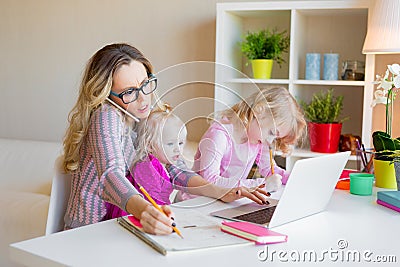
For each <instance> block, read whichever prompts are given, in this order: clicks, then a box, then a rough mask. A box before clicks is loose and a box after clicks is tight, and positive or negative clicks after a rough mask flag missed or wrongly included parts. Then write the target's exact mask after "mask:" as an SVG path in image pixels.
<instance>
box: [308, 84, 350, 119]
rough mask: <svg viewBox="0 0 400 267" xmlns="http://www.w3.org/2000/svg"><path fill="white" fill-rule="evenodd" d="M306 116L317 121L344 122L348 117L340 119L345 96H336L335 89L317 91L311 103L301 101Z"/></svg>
mask: <svg viewBox="0 0 400 267" xmlns="http://www.w3.org/2000/svg"><path fill="white" fill-rule="evenodd" d="M300 104H301V106H302V107H303V110H304V115H305V116H306V118H307V119H308V120H309V121H311V122H315V123H342V122H343V121H344V120H346V119H348V117H346V118H344V119H341V120H339V119H338V118H339V115H340V113H341V112H342V109H343V96H338V97H335V96H334V95H333V89H332V88H331V89H329V90H328V91H326V92H323V91H321V92H320V93H315V94H314V95H313V97H312V99H311V102H310V103H306V102H304V101H300Z"/></svg>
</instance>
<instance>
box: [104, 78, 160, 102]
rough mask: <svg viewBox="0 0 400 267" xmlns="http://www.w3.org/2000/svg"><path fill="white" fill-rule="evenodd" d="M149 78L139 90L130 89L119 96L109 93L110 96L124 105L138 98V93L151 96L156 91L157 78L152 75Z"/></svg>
mask: <svg viewBox="0 0 400 267" xmlns="http://www.w3.org/2000/svg"><path fill="white" fill-rule="evenodd" d="M149 76H150V77H149V79H148V80H147V81H145V82H144V83H143V84H142V85H141V86H140V87H139V88H135V87H131V88H128V89H126V90H125V91H123V92H122V93H120V94H117V93H115V92H113V91H110V94H111V95H113V96H116V97H118V98H121V100H122V102H124V104H129V103H132V102H133V101H135V100H136V99H137V98H138V97H139V93H140V91H142V93H143V94H144V95H148V94H151V93H152V92H153V91H154V90H156V88H157V78H156V76H154V75H153V74H150V75H149Z"/></svg>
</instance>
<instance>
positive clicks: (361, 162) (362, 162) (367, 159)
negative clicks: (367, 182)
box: [356, 148, 375, 173]
mask: <svg viewBox="0 0 400 267" xmlns="http://www.w3.org/2000/svg"><path fill="white" fill-rule="evenodd" d="M373 150H374V149H373V148H366V149H364V150H362V149H356V158H357V170H358V171H359V172H368V173H372V172H373V163H372V159H373V158H374V154H375V152H374V151H373Z"/></svg>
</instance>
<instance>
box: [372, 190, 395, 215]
mask: <svg viewBox="0 0 400 267" xmlns="http://www.w3.org/2000/svg"><path fill="white" fill-rule="evenodd" d="M377 196H378V199H377V200H376V203H378V204H380V205H382V206H385V207H387V208H389V209H392V210H395V211H397V212H400V191H379V192H378V193H377Z"/></svg>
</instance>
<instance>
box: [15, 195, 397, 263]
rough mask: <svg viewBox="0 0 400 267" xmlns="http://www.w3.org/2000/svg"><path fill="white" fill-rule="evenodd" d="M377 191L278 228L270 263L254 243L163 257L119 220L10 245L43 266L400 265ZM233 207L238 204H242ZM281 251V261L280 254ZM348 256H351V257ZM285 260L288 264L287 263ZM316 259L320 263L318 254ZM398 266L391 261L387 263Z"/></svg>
mask: <svg viewBox="0 0 400 267" xmlns="http://www.w3.org/2000/svg"><path fill="white" fill-rule="evenodd" d="M376 191H377V190H376V189H374V193H373V195H372V196H356V195H351V194H350V193H349V192H348V191H340V190H335V192H334V194H333V196H332V199H331V201H330V204H329V205H328V208H327V210H326V211H324V212H322V213H319V214H316V215H313V216H310V217H307V218H304V219H302V220H298V221H295V222H292V223H289V224H286V225H283V226H279V227H276V228H274V230H276V231H278V232H281V233H284V234H287V235H288V237H289V238H288V242H286V243H281V244H274V245H269V246H267V247H268V255H269V257H268V259H266V260H265V261H260V260H259V259H258V254H259V251H261V250H263V249H265V248H266V246H252V245H251V246H240V247H228V248H215V249H210V250H199V251H191V252H183V253H176V254H171V255H167V256H162V255H161V254H159V253H158V252H156V251H155V250H153V249H152V248H151V247H149V246H148V245H146V244H144V243H143V242H142V241H141V240H139V239H138V238H137V237H135V236H134V235H133V234H131V233H129V232H128V231H126V230H125V229H124V228H123V227H121V226H120V225H118V223H117V222H116V221H115V220H111V221H107V222H102V223H99V224H94V225H90V226H86V227H81V228H79V229H74V230H70V231H66V232H61V233H57V234H53V235H50V236H46V237H39V238H35V239H31V240H27V241H23V242H19V243H15V244H12V245H11V247H10V255H11V258H12V259H13V260H14V261H16V262H18V263H21V264H25V265H27V266H40V267H42V266H163V267H166V266H173V267H180V266H185V267H186V266H190V267H195V266H201V267H211V266H221V267H222V266H229V267H231V266H243V267H247V266H277V265H280V266H281V265H284V264H285V265H286V266H287V264H288V263H289V264H291V263H294V259H296V258H298V256H299V255H301V257H302V258H303V255H304V254H306V256H307V259H308V258H309V255H311V254H312V253H315V254H314V255H316V256H317V257H318V259H322V257H323V256H324V257H325V259H324V260H323V261H321V262H319V265H320V266H326V265H329V264H345V265H348V266H350V265H352V266H353V265H358V266H361V265H362V264H364V265H365V264H367V266H382V263H380V264H379V263H371V262H369V263H368V262H366V261H365V260H364V259H363V255H366V256H369V257H370V259H371V261H373V260H374V259H376V257H377V256H393V257H391V258H390V259H389V257H386V260H390V261H394V260H396V262H397V264H398V263H399V262H400V231H399V227H400V213H397V212H395V211H392V210H390V209H387V208H385V207H382V206H380V205H377V204H376V202H375V200H376ZM378 191H379V190H378ZM191 201H192V202H189V204H190V203H191V204H196V203H201V202H203V203H204V202H206V201H207V198H198V199H195V200H191ZM299 204H301V203H299ZM224 205H226V204H223V203H221V202H214V203H213V204H212V205H207V206H202V207H199V208H197V209H198V210H199V211H201V212H207V213H208V212H209V211H211V210H217V209H221V208H223V207H226V206H224ZM229 205H238V203H234V204H229ZM294 208H295V207H294ZM339 240H344V241H343V242H342V243H341V244H344V243H347V244H348V246H347V248H345V249H339V247H338V241H339ZM311 251H313V252H311ZM335 251H338V252H335ZM352 251H356V252H355V253H358V252H359V253H360V254H359V255H361V259H360V263H357V264H356V263H354V259H356V258H355V256H354V255H353V254H352ZM368 251H370V253H369V252H368ZM307 252H309V254H307ZM279 253H280V256H281V259H279V257H278V256H279ZM285 253H286V254H285ZM329 253H331V254H329ZM364 253H366V254H364ZM342 255H344V257H343V256H342ZM262 256H265V254H263V255H262ZM271 256H273V259H271ZM330 256H331V257H332V260H331V259H330ZM335 258H336V260H335ZM307 259H306V260H303V259H302V260H300V264H299V263H298V262H296V263H297V265H296V266H309V265H310V261H309V260H307ZM342 259H343V260H342ZM347 259H350V260H349V261H347ZM380 259H383V258H382V257H381V258H380ZM284 260H286V261H287V262H283V261H284ZM312 261H314V259H313V258H312ZM317 262H318V260H317ZM397 264H396V263H390V264H386V265H385V266H396V265H397Z"/></svg>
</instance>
